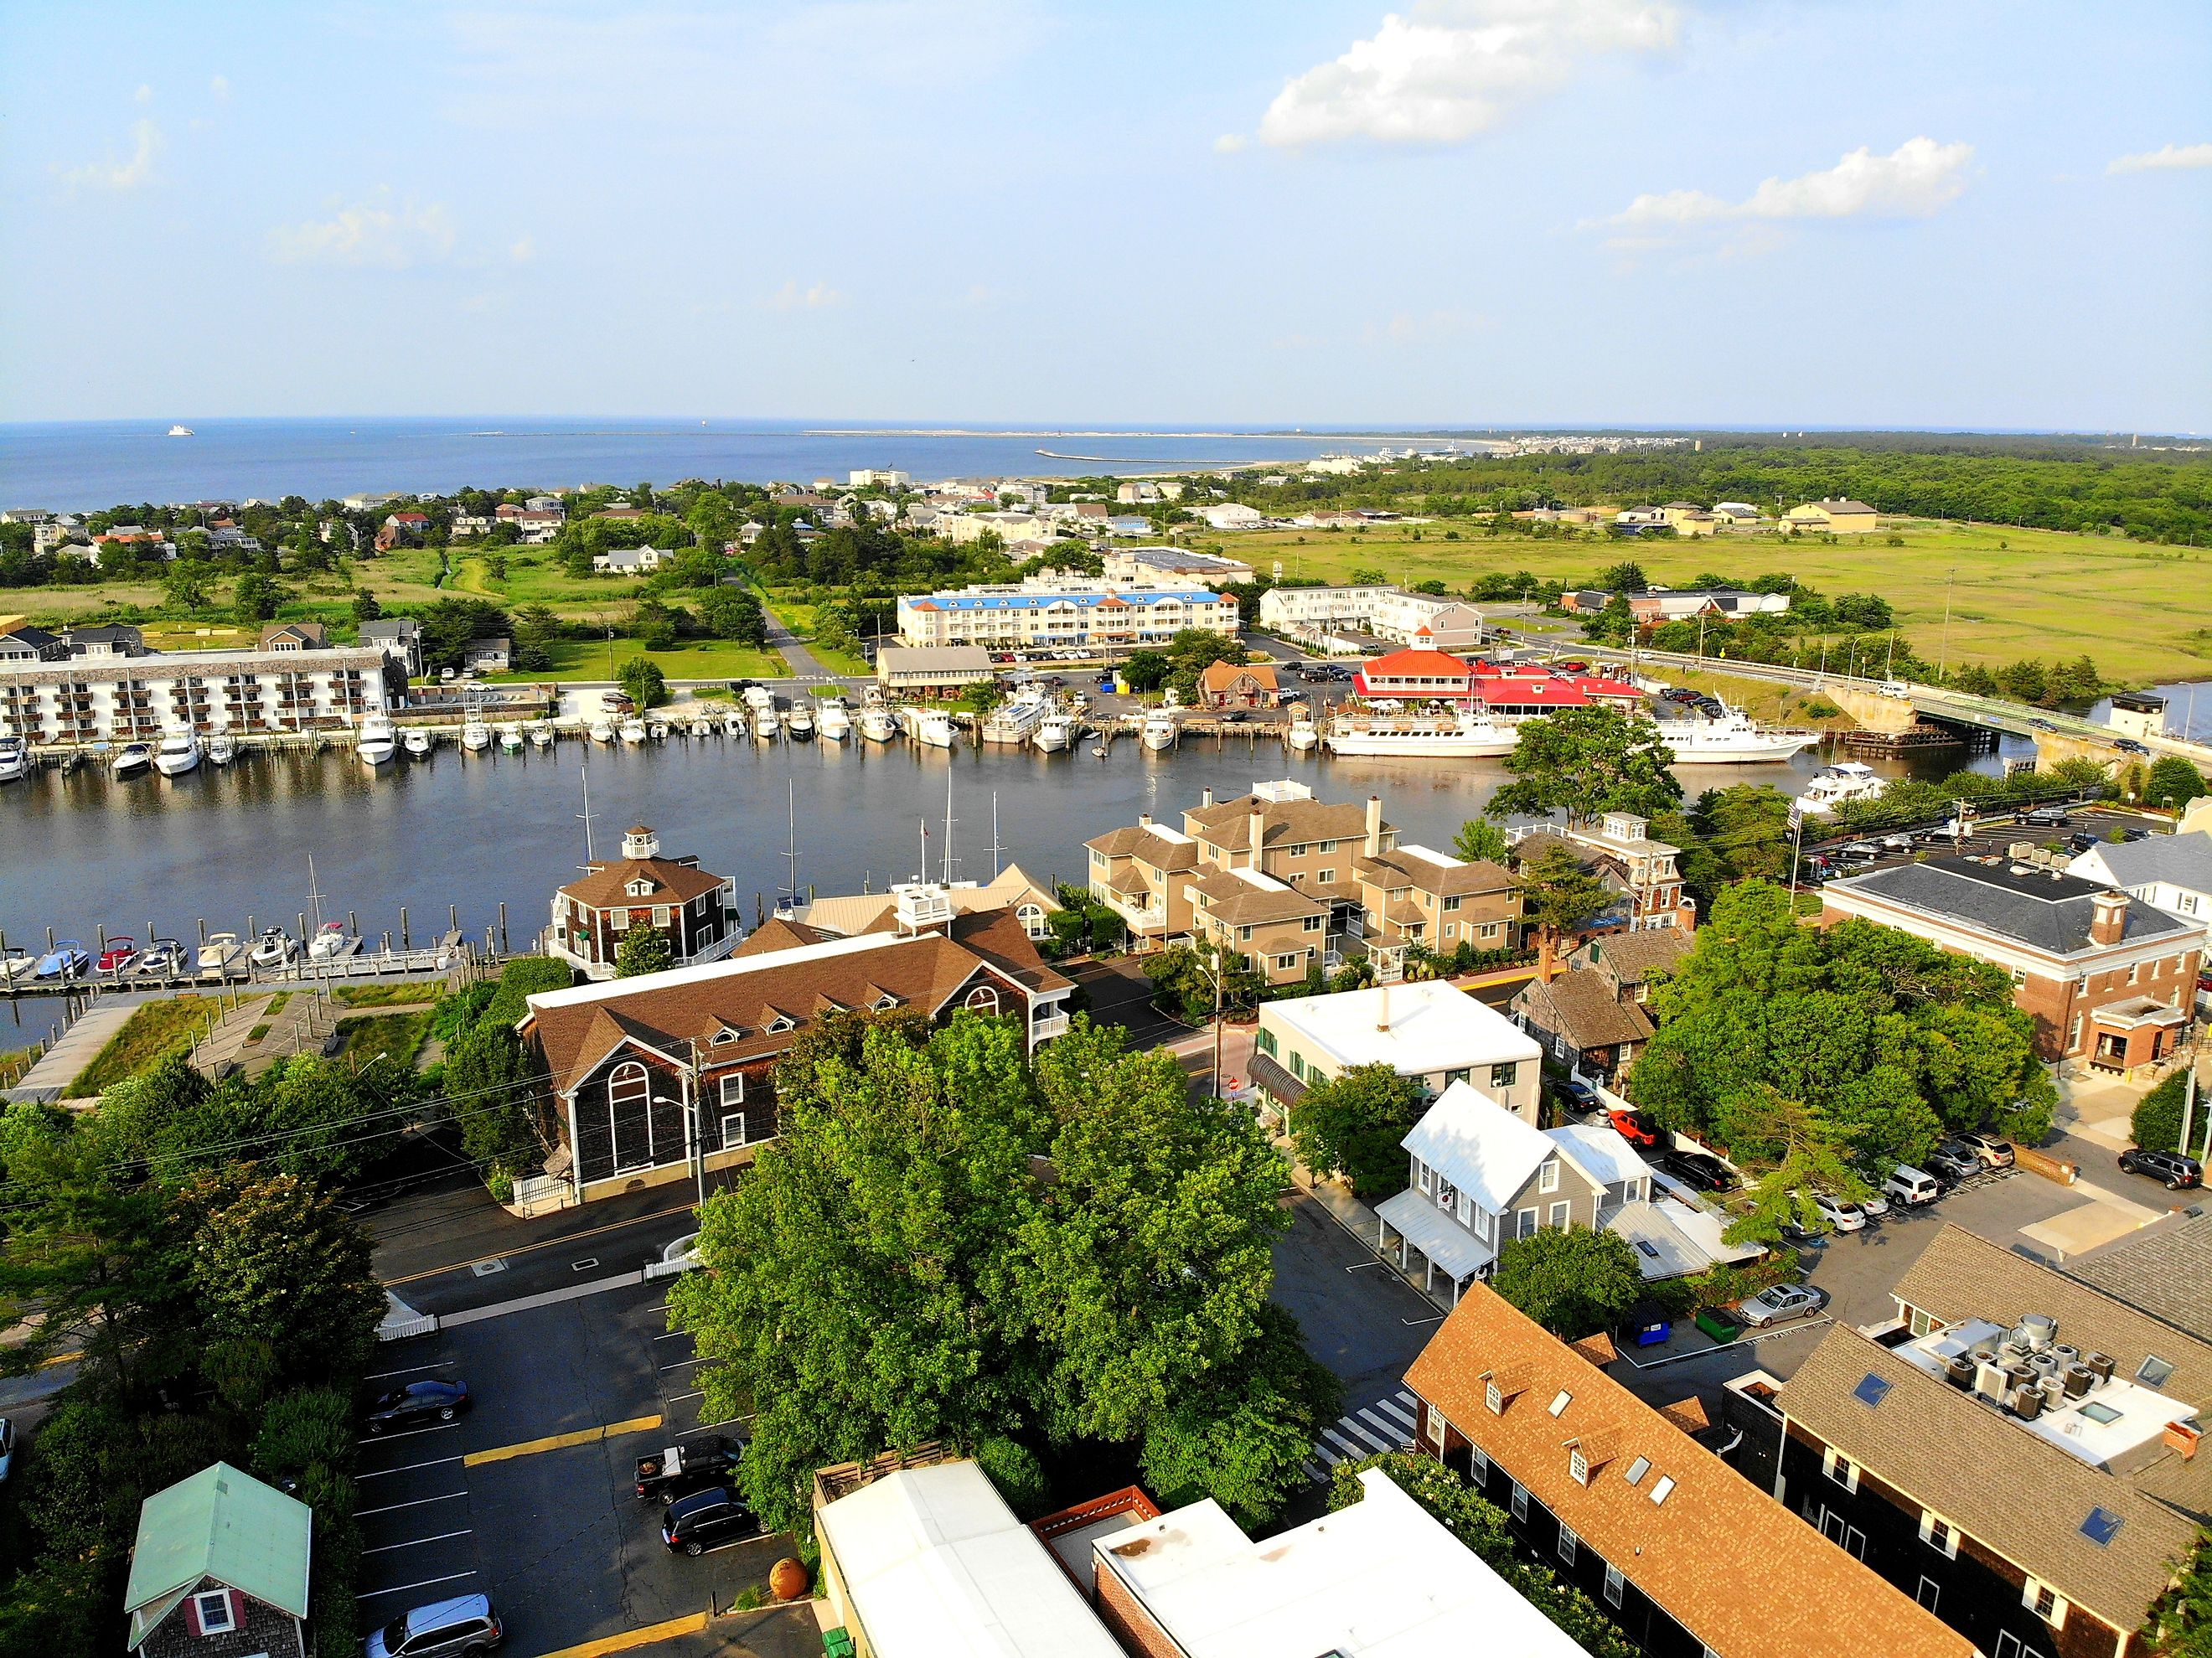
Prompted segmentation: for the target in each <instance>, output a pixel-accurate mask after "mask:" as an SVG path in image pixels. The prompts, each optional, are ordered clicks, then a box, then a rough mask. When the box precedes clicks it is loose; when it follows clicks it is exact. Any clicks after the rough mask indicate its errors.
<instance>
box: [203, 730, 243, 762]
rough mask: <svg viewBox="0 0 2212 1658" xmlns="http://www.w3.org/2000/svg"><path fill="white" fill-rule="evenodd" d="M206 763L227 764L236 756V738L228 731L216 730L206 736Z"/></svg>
mask: <svg viewBox="0 0 2212 1658" xmlns="http://www.w3.org/2000/svg"><path fill="white" fill-rule="evenodd" d="M207 757H208V764H210V766H227V765H228V764H229V763H230V762H232V761H234V760H235V759H237V758H238V740H237V739H236V738H234V737H233V736H231V734H230V733H229V732H216V734H215V735H214V736H213V737H210V738H208V745H207Z"/></svg>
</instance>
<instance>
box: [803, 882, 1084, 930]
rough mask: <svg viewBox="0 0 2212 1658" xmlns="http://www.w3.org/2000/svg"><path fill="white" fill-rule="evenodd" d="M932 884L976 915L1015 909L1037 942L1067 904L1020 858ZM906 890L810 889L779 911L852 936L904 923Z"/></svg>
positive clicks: (962, 909) (954, 905) (957, 908)
mask: <svg viewBox="0 0 2212 1658" xmlns="http://www.w3.org/2000/svg"><path fill="white" fill-rule="evenodd" d="M912 884H929V883H926V882H925V883H909V885H912ZM934 885H935V886H936V888H937V890H939V891H940V892H941V893H943V895H944V896H945V902H948V903H950V904H951V906H952V908H953V911H954V913H955V914H961V915H975V914H981V913H983V912H985V911H988V910H1006V911H1010V912H1012V915H1013V918H1014V920H1016V921H1018V922H1019V923H1020V924H1021V929H1022V933H1023V936H1024V937H1025V938H1029V939H1030V941H1031V942H1032V943H1042V942H1043V941H1044V940H1045V939H1046V938H1050V937H1051V936H1052V927H1051V925H1050V921H1051V918H1052V917H1053V916H1054V915H1056V914H1059V913H1060V909H1061V908H1063V906H1062V905H1061V903H1060V900H1059V899H1058V898H1056V897H1055V896H1053V891H1052V889H1051V888H1050V887H1048V886H1046V885H1044V884H1042V883H1040V882H1037V881H1035V880H1033V879H1031V878H1030V875H1029V873H1028V872H1026V871H1025V870H1024V869H1023V868H1022V866H1021V865H1019V864H1009V865H1006V868H1004V869H1002V870H1000V872H998V873H997V874H996V875H994V876H993V877H992V878H990V880H988V881H987V882H979V881H940V882H937V883H934ZM902 890H904V889H903V888H901V887H892V888H890V889H889V890H886V891H883V892H863V893H848V894H846V895H844V896H839V897H832V898H817V897H815V896H812V894H811V893H809V894H805V895H803V896H799V897H795V898H783V899H778V900H777V901H776V907H775V913H776V915H777V916H778V918H779V919H781V920H787V921H793V922H796V923H798V924H799V926H805V927H810V928H811V929H813V930H814V931H815V932H819V933H821V934H822V935H823V937H824V938H854V937H856V936H857V935H859V934H860V933H863V932H894V931H896V928H897V926H898V925H899V921H898V908H899V897H900V894H901V892H902Z"/></svg>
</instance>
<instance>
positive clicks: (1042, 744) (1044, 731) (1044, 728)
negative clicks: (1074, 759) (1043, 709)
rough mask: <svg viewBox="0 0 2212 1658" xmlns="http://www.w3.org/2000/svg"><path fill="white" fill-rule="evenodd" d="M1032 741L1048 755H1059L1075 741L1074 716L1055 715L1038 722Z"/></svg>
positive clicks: (1049, 715)
mask: <svg viewBox="0 0 2212 1658" xmlns="http://www.w3.org/2000/svg"><path fill="white" fill-rule="evenodd" d="M1074 741H1075V719H1074V716H1073V715H1072V714H1059V713H1053V714H1047V715H1045V717H1044V718H1043V719H1042V720H1038V721H1037V728H1036V732H1034V733H1033V734H1032V735H1031V736H1030V742H1032V743H1034V744H1036V745H1037V747H1038V749H1040V750H1042V751H1043V752H1044V753H1046V754H1057V753H1059V752H1060V750H1062V749H1064V748H1066V747H1067V745H1068V744H1071V743H1073V742H1074Z"/></svg>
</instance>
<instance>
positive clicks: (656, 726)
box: [645, 720, 668, 743]
mask: <svg viewBox="0 0 2212 1658" xmlns="http://www.w3.org/2000/svg"><path fill="white" fill-rule="evenodd" d="M645 734H646V736H647V738H650V739H651V740H652V741H653V742H655V743H661V742H665V741H666V740H667V738H668V722H667V721H666V720H647V721H646V722H645Z"/></svg>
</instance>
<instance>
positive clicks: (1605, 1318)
mask: <svg viewBox="0 0 2212 1658" xmlns="http://www.w3.org/2000/svg"><path fill="white" fill-rule="evenodd" d="M1490 1287H1491V1288H1492V1289H1493V1290H1495V1291H1498V1294H1499V1295H1501V1296H1503V1297H1505V1299H1506V1300H1508V1301H1510V1302H1511V1303H1513V1304H1514V1305H1515V1306H1516V1307H1518V1308H1519V1309H1521V1310H1522V1312H1524V1313H1526V1314H1527V1315H1528V1316H1529V1317H1530V1318H1533V1319H1534V1320H1535V1321H1536V1322H1537V1323H1539V1324H1541V1325H1542V1326H1543V1327H1545V1328H1546V1329H1547V1330H1549V1331H1550V1332H1551V1333H1553V1335H1555V1336H1557V1337H1559V1339H1560V1340H1562V1341H1578V1340H1580V1339H1582V1338H1583V1337H1584V1336H1586V1335H1594V1334H1595V1333H1597V1332H1598V1331H1600V1330H1610V1329H1611V1328H1613V1326H1614V1325H1615V1324H1617V1323H1619V1322H1620V1316H1621V1315H1622V1314H1623V1313H1626V1311H1627V1310H1628V1309H1629V1308H1630V1307H1632V1306H1633V1305H1634V1304H1635V1303H1636V1302H1637V1301H1638V1299H1640V1298H1641V1297H1642V1296H1643V1294H1644V1274H1643V1273H1642V1272H1638V1270H1637V1266H1636V1251H1635V1250H1634V1249H1632V1248H1630V1247H1629V1243H1628V1240H1627V1239H1626V1238H1624V1237H1622V1236H1620V1233H1618V1232H1600V1231H1593V1230H1591V1229H1590V1228H1589V1227H1587V1226H1570V1227H1566V1228H1565V1229H1561V1228H1559V1227H1549V1226H1547V1227H1545V1228H1544V1229H1542V1230H1540V1231H1535V1232H1531V1233H1529V1234H1528V1236H1526V1237H1518V1238H1514V1239H1512V1240H1510V1242H1508V1243H1507V1244H1506V1245H1505V1247H1504V1248H1503V1249H1501V1250H1499V1251H1498V1271H1497V1272H1496V1273H1495V1275H1493V1276H1492V1278H1491V1280H1490Z"/></svg>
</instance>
